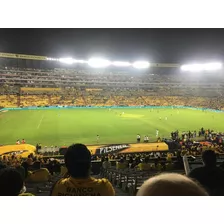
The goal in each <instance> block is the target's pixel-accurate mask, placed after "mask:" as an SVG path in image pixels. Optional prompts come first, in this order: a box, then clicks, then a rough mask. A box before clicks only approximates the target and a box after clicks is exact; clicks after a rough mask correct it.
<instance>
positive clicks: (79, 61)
mask: <svg viewBox="0 0 224 224" xmlns="http://www.w3.org/2000/svg"><path fill="white" fill-rule="evenodd" d="M73 62H74V63H80V64H84V63H87V61H84V60H75V59H74V60H73Z"/></svg>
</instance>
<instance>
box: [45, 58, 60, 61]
mask: <svg viewBox="0 0 224 224" xmlns="http://www.w3.org/2000/svg"><path fill="white" fill-rule="evenodd" d="M47 60H48V61H57V60H58V59H57V58H47Z"/></svg>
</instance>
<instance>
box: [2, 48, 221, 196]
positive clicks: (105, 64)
mask: <svg viewBox="0 0 224 224" xmlns="http://www.w3.org/2000/svg"><path fill="white" fill-rule="evenodd" d="M223 94H224V76H223V67H222V63H221V62H216V61H211V62H208V63H201V64H186V65H185V64H184V65H182V64H174V63H173V64H172V63H151V62H148V61H133V62H129V61H110V60H108V59H104V58H90V59H88V60H84V59H82V58H56V57H55V58H53V57H47V56H38V55H25V54H17V53H3V52H2V53H0V128H1V131H0V156H1V163H2V164H3V166H5V165H8V166H10V167H14V168H16V169H18V170H19V172H20V174H21V172H22V175H23V180H25V183H26V184H25V185H24V186H23V188H26V190H23V193H22V194H25V193H24V192H29V193H32V194H33V195H49V192H50V189H51V188H52V186H53V183H54V182H56V181H58V182H57V184H58V185H60V184H61V185H60V186H57V187H56V188H54V189H53V190H52V191H51V195H114V194H115V193H116V194H117V191H118V192H119V193H118V194H119V195H120V194H124V195H136V193H137V192H139V193H138V194H143V195H144V192H143V190H140V191H139V189H140V187H141V185H142V184H143V183H144V182H145V180H147V179H148V178H150V177H152V176H154V175H156V174H158V173H161V172H164V171H166V172H171V171H172V172H175V173H178V175H180V174H188V173H190V171H191V170H192V169H193V167H195V166H196V167H197V166H200V165H202V160H201V158H202V157H201V155H202V154H203V153H204V152H205V154H206V153H207V154H209V153H210V154H211V155H210V157H209V158H212V156H214V155H217V157H218V161H219V163H220V164H221V165H222V163H223V160H222V154H223V149H224V148H223V147H224V130H223V129H224V127H223V123H224V98H223ZM74 143H82V144H84V145H86V146H87V148H88V150H87V151H88V152H86V148H85V147H86V146H83V145H79V144H76V145H73V146H72V147H73V149H74V152H70V151H71V150H70V149H72V147H71V145H72V144H74ZM69 146H70V147H69ZM82 148H83V150H81V149H82ZM75 150H76V152H75ZM72 153H74V154H72ZM77 153H78V154H77ZM88 153H90V156H91V159H90V162H91V174H92V175H94V176H98V177H99V176H100V177H101V178H105V179H100V180H99V181H101V182H100V184H101V185H102V186H104V185H105V186H104V187H102V186H101V185H100V186H101V187H100V189H98V191H97V190H96V191H94V187H92V188H91V187H90V189H89V192H88V184H87V183H84V185H85V187H83V188H78V187H76V188H75V187H74V186H71V188H69V189H68V188H67V189H64V188H63V187H62V185H63V184H62V183H61V182H60V181H61V180H60V178H62V177H63V176H64V175H65V174H66V173H67V172H68V170H69V169H71V167H73V166H74V167H75V169H76V172H75V171H74V174H73V173H72V171H69V172H68V173H69V174H70V175H73V176H77V177H82V174H80V173H79V174H77V170H79V169H80V170H81V168H80V167H82V165H83V164H81V163H80V161H79V162H78V163H77V164H79V166H76V165H77V164H76V163H74V164H76V165H74V164H73V163H72V162H71V161H70V160H71V159H72V158H73V157H74V158H79V157H80V160H81V161H83V160H84V159H86V157H85V158H84V156H87V157H88V155H87V154H88ZM212 153H214V155H213V154H212ZM69 155H70V156H69ZM66 156H67V157H66ZM66 158H67V159H66ZM66 161H67V162H66ZM69 161H70V166H71V167H70V166H69V165H67V163H69ZM203 161H204V160H203ZM217 163H218V162H217ZM24 164H25V165H24ZM65 164H66V165H65ZM71 164H73V165H71ZM80 164H81V165H80ZM11 172H12V173H13V171H11ZM81 173H82V172H81ZM12 175H13V174H12ZM79 175H81V176H79ZM192 175H193V174H192ZM180 176H181V175H180ZM192 177H194V176H192ZM181 178H182V177H181ZM195 178H196V177H195ZM186 179H187V178H186ZM190 181H192V180H190ZM212 181H214V180H212ZM223 186H224V185H223ZM206 187H207V185H206ZM206 187H205V189H200V186H197V188H198V191H199V190H200V191H201V192H206V191H208V192H209V194H211V195H216V193H214V192H216V191H215V190H214V189H210V188H209V189H207V188H206ZM101 188H102V189H101ZM80 189H81V190H80ZM86 189H87V190H86ZM213 190H214V191H213ZM219 190H220V189H219ZM114 191H115V193H114ZM121 192H122V193H121ZM220 192H221V190H220V191H219V193H217V194H222V193H220ZM19 193H21V192H19ZM6 194H10V193H6ZM164 194H165V193H164ZM174 194H175V193H174ZM186 194H189V195H194V193H189V192H188V193H186ZM201 194H202V195H206V194H207V192H206V193H201ZM17 195H18V194H17Z"/></svg>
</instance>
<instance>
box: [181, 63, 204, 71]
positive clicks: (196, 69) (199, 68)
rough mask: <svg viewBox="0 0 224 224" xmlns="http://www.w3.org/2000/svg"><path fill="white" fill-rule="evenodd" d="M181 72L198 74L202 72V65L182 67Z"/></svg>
mask: <svg viewBox="0 0 224 224" xmlns="http://www.w3.org/2000/svg"><path fill="white" fill-rule="evenodd" d="M181 70H182V71H191V72H200V71H202V70H203V64H191V65H182V66H181Z"/></svg>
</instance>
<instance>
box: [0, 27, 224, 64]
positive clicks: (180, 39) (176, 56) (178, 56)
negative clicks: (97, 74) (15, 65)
mask: <svg viewBox="0 0 224 224" xmlns="http://www.w3.org/2000/svg"><path fill="white" fill-rule="evenodd" d="M0 52H11V53H23V54H35V55H44V56H49V57H74V58H78V59H88V58H89V57H92V56H104V57H106V58H108V59H110V60H130V61H131V60H140V59H144V60H148V61H150V62H164V63H175V62H176V63H187V62H192V61H194V60H195V61H198V60H201V61H202V60H205V61H206V60H207V61H210V60H213V61H214V60H219V61H220V60H224V29H0Z"/></svg>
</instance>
